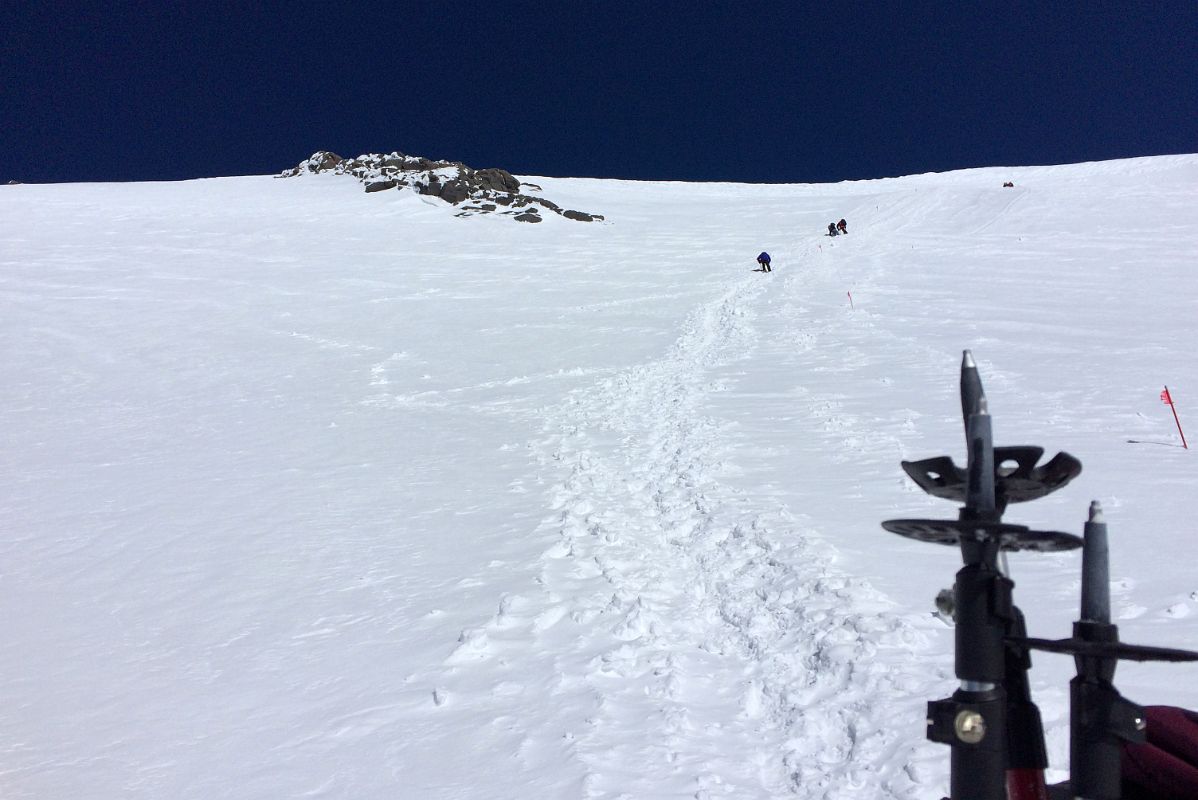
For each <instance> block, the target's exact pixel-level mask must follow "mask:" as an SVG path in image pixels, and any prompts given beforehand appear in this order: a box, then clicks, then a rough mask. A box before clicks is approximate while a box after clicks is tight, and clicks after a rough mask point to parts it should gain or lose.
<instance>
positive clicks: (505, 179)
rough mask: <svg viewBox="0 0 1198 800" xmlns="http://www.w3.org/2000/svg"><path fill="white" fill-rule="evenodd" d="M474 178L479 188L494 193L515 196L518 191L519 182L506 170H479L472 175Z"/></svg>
mask: <svg viewBox="0 0 1198 800" xmlns="http://www.w3.org/2000/svg"><path fill="white" fill-rule="evenodd" d="M474 177H475V179H476V180H477V181H478V183H479V185H480V186H483V187H485V188H487V189H491V190H492V191H495V192H509V193H511V194H515V193H516V192H518V191H520V181H519V180H517V179H516V176H515V175H513V174H512V173H510V172H508V171H507V170H506V169H496V168H494V167H492V168H491V169H480V170H478V171H476V172H475V173H474Z"/></svg>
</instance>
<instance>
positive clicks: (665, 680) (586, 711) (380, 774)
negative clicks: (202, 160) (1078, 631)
mask: <svg viewBox="0 0 1198 800" xmlns="http://www.w3.org/2000/svg"><path fill="white" fill-rule="evenodd" d="M1196 178H1198V158H1196V157H1193V156H1178V157H1163V158H1152V159H1136V160H1131V161H1122V162H1109V163H1104V164H1085V165H1074V166H1067V167H1036V168H1019V169H1001V170H1000V169H992V170H971V171H966V172H960V173H949V174H945V175H923V176H913V177H909V178H899V179H893V180H885V181H871V182H861V183H843V184H836V185H831V186H744V185H733V184H704V185H688V184H651V183H650V184H640V183H622V182H612V181H595V180H568V179H541V178H534V179H533V180H535V181H536V182H537V183H538V184H541V185H543V186H544V187H545V190H546V192H547V193H550V192H551V193H552V196H553V197H554V198H555V199H559V202H564V203H567V204H571V205H572V206H575V207H585V208H588V209H594V210H595V211H597V212H600V213H603V214H604V215H605V216H606V219H607V221H606V222H605V223H603V224H595V223H592V224H590V225H586V226H582V225H577V224H573V223H570V222H569V221H563V220H557V219H546V220H545V223H544V224H542V225H539V226H513V225H505V224H503V221H502V220H492V219H488V218H485V217H477V218H469V219H458V218H454V217H453V216H452V210H451V209H450V208H449V207H448V206H445V205H443V204H440V203H439V201H435V200H432V199H429V198H420V197H417V196H405V195H402V194H399V193H395V194H394V195H393V196H385V195H363V194H362V193H360V192H359V191H358V187H357V185H356V184H354V183H353V182H345V183H341V182H338V181H337V180H336V179H335V178H330V176H320V175H317V176H306V177H303V178H300V179H297V180H295V181H272V180H271V179H270V178H267V177H262V178H236V179H217V180H208V181H193V182H185V183H178V184H127V185H70V186H13V187H5V188H4V189H3V191H0V262H2V267H3V273H2V275H0V278H2V283H0V292H2V293H3V297H4V300H5V307H6V313H5V315H4V317H3V321H2V322H0V325H2V326H3V327H2V331H3V335H4V338H5V341H6V344H7V345H8V346H7V347H6V348H4V349H3V351H2V355H0V358H2V359H3V362H2V364H3V368H4V372H5V375H6V376H8V381H7V382H6V385H5V388H4V392H3V395H0V397H2V398H3V399H2V401H0V414H2V415H3V418H2V419H0V422H3V425H4V429H5V431H6V447H5V448H4V450H3V456H2V458H3V461H0V465H2V469H3V476H4V480H5V484H6V502H5V503H4V507H5V510H6V525H5V533H4V535H3V537H2V538H0V559H2V563H3V564H4V567H3V585H4V591H3V593H2V594H0V597H3V599H2V600H0V611H2V612H3V616H2V618H3V619H4V621H5V622H4V630H3V635H4V639H5V644H6V646H5V648H4V649H3V651H2V655H0V786H3V792H2V793H3V794H4V795H5V796H6V797H9V796H11V797H31V798H32V797H54V796H66V795H68V794H74V795H77V796H88V797H147V798H148V797H163V796H172V797H180V798H189V797H194V798H199V797H212V796H227V797H244V798H277V797H289V796H313V797H317V796H320V797H345V798H351V797H352V798H360V797H382V796H387V797H412V798H433V799H436V798H475V797H483V796H485V797H489V798H513V800H514V799H515V798H525V797H546V798H637V799H638V800H639V799H640V798H673V797H688V798H691V797H696V798H719V797H730V798H755V797H760V798H772V797H784V796H793V797H797V798H804V799H806V798H856V797H869V798H884V797H892V798H916V797H927V796H935V794H936V793H937V792H939V793H943V792H944V791H945V790H946V787H947V761H948V751H947V748H942V747H939V746H936V745H931V744H928V743H926V742H925V741H924V739H923V735H924V703H925V702H926V701H927V700H928V699H933V698H936V697H941V696H946V695H948V694H949V693H951V691H952V689H953V688H954V686H953V677H952V664H951V653H952V631H951V629H950V628H949V627H948V626H947V625H945V624H944V623H943V622H941V621H940V620H938V619H937V618H935V617H934V616H933V615H932V614H931V611H932V604H931V600H932V598H933V597H934V595H935V593H936V591H937V590H939V589H940V588H943V587H945V586H948V585H950V584H951V582H952V574H953V572H955V570H956V569H957V566H958V561H959V559H958V557H957V556H956V554H955V553H954V552H953V551H952V550H950V549H948V548H933V547H931V546H929V545H920V544H917V543H913V542H908V541H905V540H902V539H899V538H897V537H893V536H890V535H888V534H885V533H884V532H882V531H881V530H880V528H879V527H878V523H879V522H880V521H881V520H882V519H886V518H892V517H902V516H944V515H951V514H955V509H953V508H952V507H951V506H950V505H949V504H946V503H943V502H940V501H935V500H932V499H930V498H927V497H925V496H923V495H922V494H920V493H919V492H918V491H917V490H916V489H915V488H914V487H913V486H912V485H910V484H909V482H907V481H906V480H905V478H903V476H902V473H901V471H900V469H899V466H898V462H899V461H900V460H901V459H904V458H921V457H927V456H933V455H939V454H942V453H948V454H952V455H954V456H955V457H956V458H958V460H960V459H961V458H962V455H961V453H962V450H963V441H962V434H961V429H960V421H959V418H958V414H959V403H958V401H957V398H956V395H955V392H956V368H957V364H958V362H959V359H960V352H961V350H962V349H964V348H967V347H968V348H972V349H973V351H974V353H975V355H976V356H977V357H978V360H979V363H980V366H981V370H982V377H983V380H984V381H985V384H986V387H987V391H988V394H989V396H990V401H991V410H992V412H993V414H994V420H995V431H996V438H997V441H998V443H999V444H1040V445H1042V446H1044V447H1045V448H1046V449H1047V450H1048V451H1049V453H1050V454H1051V453H1053V452H1056V451H1057V450H1067V451H1069V452H1071V453H1073V454H1074V455H1076V456H1078V457H1079V458H1080V459H1081V460H1082V462H1083V464H1084V465H1085V471H1084V472H1083V474H1082V476H1081V477H1080V478H1078V479H1077V481H1075V482H1074V484H1072V485H1071V486H1070V487H1068V488H1067V489H1066V490H1064V491H1062V492H1061V493H1059V496H1056V495H1054V496H1053V497H1051V498H1048V499H1045V500H1042V501H1038V502H1036V503H1033V504H1030V505H1027V506H1015V507H1012V509H1010V511H1009V513H1008V518H1009V519H1011V521H1015V522H1019V523H1022V524H1030V525H1032V526H1033V527H1040V528H1046V529H1059V530H1070V531H1073V532H1078V531H1079V530H1080V525H1081V522H1082V521H1083V520H1084V518H1085V511H1086V508H1087V506H1088V503H1089V500H1090V499H1099V500H1101V501H1102V502H1103V505H1104V507H1105V508H1106V509H1107V514H1108V520H1109V521H1110V523H1111V536H1112V544H1111V552H1112V574H1113V578H1114V580H1113V585H1112V599H1113V603H1114V606H1115V609H1114V611H1115V617H1116V621H1117V622H1118V623H1119V624H1120V626H1121V635H1122V638H1123V639H1125V640H1127V641H1132V642H1137V643H1143V644H1158V645H1163V646H1172V647H1189V648H1195V647H1198V614H1195V613H1193V612H1194V611H1195V610H1198V580H1196V579H1195V577H1194V572H1193V570H1192V567H1191V566H1190V565H1191V564H1192V562H1193V557H1194V544H1193V542H1192V538H1193V537H1192V536H1190V535H1189V528H1190V524H1189V517H1190V514H1189V512H1188V509H1187V507H1186V502H1187V501H1188V499H1189V498H1190V496H1192V494H1193V492H1194V489H1195V488H1198V474H1196V472H1195V468H1194V466H1193V464H1194V461H1193V458H1192V457H1191V455H1190V452H1189V451H1187V450H1184V449H1182V448H1181V447H1180V440H1179V439H1178V438H1177V434H1176V430H1175V429H1174V428H1173V420H1172V416H1171V414H1169V411H1168V408H1167V407H1166V406H1163V405H1161V403H1160V401H1159V399H1158V395H1159V392H1160V390H1161V388H1163V385H1164V384H1166V383H1168V384H1169V386H1170V389H1171V391H1172V392H1173V395H1174V399H1175V400H1176V401H1177V403H1178V410H1179V413H1180V414H1181V419H1182V423H1183V424H1185V422H1186V420H1187V416H1186V414H1187V412H1186V409H1187V405H1186V402H1187V401H1186V398H1187V397H1194V396H1198V374H1196V368H1195V366H1194V365H1193V360H1192V359H1189V358H1188V352H1187V350H1188V347H1189V344H1188V343H1189V342H1191V341H1193V340H1194V334H1195V332H1196V331H1195V328H1196V327H1198V323H1195V321H1194V315H1193V313H1192V305H1193V297H1194V278H1193V276H1192V274H1191V266H1192V265H1191V259H1192V254H1193V253H1194V252H1196V245H1198V218H1196V217H1195V214H1194V211H1193V209H1194V208H1195V207H1198V205H1196V204H1195V200H1198V197H1196V196H1195V195H1196V194H1198V190H1196V189H1195V187H1198V181H1196V180H1195V179H1196ZM1006 180H1011V181H1013V182H1014V183H1015V187H1013V188H1002V183H1003V182H1004V181H1006ZM841 217H844V218H846V219H847V220H848V223H849V235H848V236H846V237H837V238H836V239H832V238H829V237H826V236H822V235H821V232H822V231H823V230H825V229H826V225H827V222H828V221H830V220H834V219H839V218H841ZM762 249H766V250H769V252H770V253H771V254H772V255H773V256H774V259H775V262H774V263H775V271H774V273H772V274H769V275H763V274H760V273H753V272H751V271H750V270H751V268H752V267H753V266H754V264H753V259H754V258H755V256H756V253H758V252H760V251H761V250H762ZM848 292H852V298H853V305H852V306H850V304H849V298H848ZM1129 439H1130V440H1134V443H1129V442H1128V440H1129ZM1079 561H1080V559H1079V558H1078V557H1077V556H1076V554H1061V555H1051V556H1044V555H1020V556H1019V557H1017V558H1013V559H1012V569H1013V577H1014V578H1015V580H1016V583H1017V587H1016V592H1015V597H1016V601H1017V602H1019V603H1020V605H1021V606H1023V607H1024V609H1025V611H1026V612H1027V615H1028V621H1029V628H1030V629H1031V633H1032V635H1037V636H1044V637H1049V638H1057V637H1062V636H1066V635H1068V631H1069V624H1070V622H1071V621H1072V619H1073V618H1074V617H1075V616H1076V613H1077V611H1076V609H1077V592H1078V580H1077V577H1078V567H1079ZM1194 669H1195V668H1194V667H1193V666H1160V665H1122V666H1120V668H1119V672H1118V673H1117V675H1116V683H1117V684H1118V685H1119V686H1120V688H1121V689H1122V690H1123V692H1124V694H1126V695H1127V696H1129V697H1130V698H1132V699H1134V700H1136V701H1138V702H1141V703H1171V704H1176V705H1183V706H1187V707H1191V708H1194V707H1198V690H1194V689H1192V688H1188V687H1191V686H1194V685H1198V684H1196V683H1195V681H1194V680H1193V678H1194V677H1195V673H1194ZM1071 674H1072V663H1071V660H1070V659H1068V658H1064V657H1057V656H1049V655H1044V656H1037V658H1036V663H1035V667H1034V670H1033V674H1032V679H1033V692H1034V693H1035V699H1036V700H1037V701H1038V702H1039V703H1040V705H1041V707H1042V710H1043V712H1044V716H1045V721H1046V725H1047V727H1048V735H1049V749H1050V756H1051V758H1052V760H1053V768H1054V771H1053V775H1055V776H1056V777H1064V775H1065V770H1066V769H1067V766H1068V747H1067V727H1068V719H1067V717H1068V713H1067V712H1068V709H1067V694H1068V693H1067V689H1066V685H1067V681H1068V678H1069V677H1070V676H1071Z"/></svg>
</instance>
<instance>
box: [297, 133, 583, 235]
mask: <svg viewBox="0 0 1198 800" xmlns="http://www.w3.org/2000/svg"><path fill="white" fill-rule="evenodd" d="M321 172H331V173H333V174H336V175H352V176H353V177H355V178H357V179H358V180H359V181H361V182H362V183H363V184H365V186H366V191H367V192H384V191H387V190H389V189H403V188H411V189H414V190H415V191H416V192H418V193H420V194H422V195H429V196H432V197H439V198H440V199H442V200H444V201H445V202H447V203H449V204H451V205H454V206H457V205H459V204H461V203H463V202H465V201H467V200H469V201H470V203H469V204H467V205H463V206H461V210H460V211H459V212H458V213H457V214H455V215H454V216H458V217H469V216H471V215H473V214H492V213H501V214H505V215H508V216H510V217H512V218H513V219H515V220H516V221H517V222H534V223H536V222H540V221H541V216H540V209H541V208H544V209H546V210H548V211H552V212H554V213H555V214H559V215H561V216H562V217H565V218H566V219H571V220H574V221H576V222H592V221H595V220H600V221H602V220H603V215H602V214H588V213H587V212H585V211H575V210H573V209H563V208H562V207H561V206H559V205H557V204H556V203H554V202H552V201H550V200H546V199H545V198H543V197H540V196H538V195H535V194H529V193H527V192H521V191H520V190H521V188H527V189H528V190H529V191H539V188H540V187H538V186H537V185H536V184H532V183H528V184H521V182H520V179H519V178H517V177H516V176H514V175H512V174H511V173H510V172H508V171H507V170H504V169H498V168H495V167H492V168H489V169H474V168H473V167H468V166H466V165H465V164H463V163H461V162H460V161H433V160H431V159H427V158H424V157H422V156H409V155H404V154H403V153H400V152H392V153H387V154H380V153H366V154H364V155H360V156H358V157H357V158H352V159H345V158H342V157H341V156H339V155H337V154H336V153H330V152H328V151H327V150H321V151H318V152H316V153H313V154H312V155H311V156H309V157H308V158H306V159H304V160H303V161H301V162H300V163H299V164H298V165H296V166H294V167H292V168H291V169H287V170H284V171H283V172H282V173H280V174H279V175H278V176H277V177H280V178H294V177H296V176H299V175H308V174H315V173H321ZM499 206H505V207H507V208H508V210H507V211H502V212H500V211H498V207H499Z"/></svg>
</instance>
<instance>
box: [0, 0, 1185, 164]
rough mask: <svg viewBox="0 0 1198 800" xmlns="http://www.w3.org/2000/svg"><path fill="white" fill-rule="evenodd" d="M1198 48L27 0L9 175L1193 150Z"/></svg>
mask: <svg viewBox="0 0 1198 800" xmlns="http://www.w3.org/2000/svg"><path fill="white" fill-rule="evenodd" d="M250 6H255V7H256V8H257V9H258V10H247V8H248V7H250ZM1196 43H1198V3H1194V2H1193V0H1175V1H1172V2H1161V3H1143V2H1141V3H1114V2H1110V3H1108V2H1068V1H1066V2H1051V3H1044V2H1036V3H1014V2H1002V3H990V2H966V3H960V4H958V3H953V2H947V1H946V2H935V3H933V2H921V1H920V0H909V1H907V2H893V3H873V2H866V3H832V4H828V3H820V4H810V3H799V2H793V1H792V2H783V0H778V1H777V2H769V3H752V2H746V3H732V2H690V3H683V2H678V3H658V2H652V0H641V2H636V3H631V2H622V1H620V0H615V1H614V2H605V3H592V2H573V1H571V2H563V3H554V2H535V1H533V0H507V2H502V3H501V2H495V1H494V0H488V1H487V2H472V1H471V0H457V2H450V3H446V2H419V3H383V2H369V3H350V2H346V3H327V2H325V3H309V2H287V3H269V2H266V3H257V4H254V3H224V2H218V1H216V0H213V1H212V2H154V1H153V0H147V2H138V3H132V2H120V1H119V0H114V1H113V2H106V3H94V4H93V3H84V2H23V1H22V0H6V2H3V3H0V153H3V162H2V167H0V182H4V181H7V180H10V179H16V180H20V181H23V182H45V181H68V180H87V181H95V180H117V181H126V180H172V179H180V178H194V177H206V176H214V175H246V174H265V173H273V172H278V171H280V170H282V169H284V168H286V167H289V166H293V165H294V164H295V163H297V162H298V161H300V160H302V159H303V158H306V157H307V156H308V155H310V154H311V153H312V152H314V151H316V150H324V149H327V150H333V151H335V152H338V153H340V154H341V155H343V156H352V155H358V154H360V153H365V152H380V151H390V150H399V151H401V152H405V153H411V154H416V155H423V156H428V157H431V158H446V159H452V160H458V161H464V162H466V163H467V164H470V165H471V166H475V167H490V166H498V167H504V168H506V169H509V170H511V171H512V172H516V173H519V174H529V175H570V176H595V177H612V178H640V179H673V180H734V181H784V182H799V181H803V182H806V181H814V182H823V181H835V180H842V179H855V178H870V177H882V176H891V175H903V174H910V173H917V172H928V171H942V170H949V169H957V168H962V167H972V166H992V165H1024V164H1050V163H1068V162H1076V161H1088V160H1098V159H1109V158H1122V157H1128V156H1142V155H1160V154H1165V153H1191V152H1198V44H1196Z"/></svg>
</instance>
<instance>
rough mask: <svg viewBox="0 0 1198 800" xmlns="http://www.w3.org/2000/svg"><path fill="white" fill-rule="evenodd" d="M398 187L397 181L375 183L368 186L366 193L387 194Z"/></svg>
mask: <svg viewBox="0 0 1198 800" xmlns="http://www.w3.org/2000/svg"><path fill="white" fill-rule="evenodd" d="M398 185H399V184H398V183H396V182H395V181H374V182H373V183H368V184H366V191H368V192H385V191H387V190H388V189H394V188H395V187H396V186H398Z"/></svg>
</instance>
